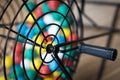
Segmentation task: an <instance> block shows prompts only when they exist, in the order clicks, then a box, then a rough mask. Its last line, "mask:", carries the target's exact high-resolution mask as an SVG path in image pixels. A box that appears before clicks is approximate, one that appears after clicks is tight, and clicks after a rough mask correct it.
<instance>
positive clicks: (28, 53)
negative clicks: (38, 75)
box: [24, 49, 37, 60]
mask: <svg viewBox="0 0 120 80" xmlns="http://www.w3.org/2000/svg"><path fill="white" fill-rule="evenodd" d="M36 56H37V53H36V51H35V50H33V49H27V50H26V51H25V53H24V57H25V58H27V59H29V60H32V57H33V58H35V57H36Z"/></svg>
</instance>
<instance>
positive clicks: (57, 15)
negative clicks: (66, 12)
mask: <svg viewBox="0 0 120 80" xmlns="http://www.w3.org/2000/svg"><path fill="white" fill-rule="evenodd" d="M51 15H52V17H53V19H54V20H57V21H60V20H61V18H63V17H62V15H61V14H59V13H57V12H53V13H51Z"/></svg>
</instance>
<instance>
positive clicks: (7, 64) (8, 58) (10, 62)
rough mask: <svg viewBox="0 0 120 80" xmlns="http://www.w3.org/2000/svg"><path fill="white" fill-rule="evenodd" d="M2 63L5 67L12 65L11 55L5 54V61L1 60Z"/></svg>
mask: <svg viewBox="0 0 120 80" xmlns="http://www.w3.org/2000/svg"><path fill="white" fill-rule="evenodd" d="M4 62H5V63H4ZM2 64H3V65H4V64H5V67H6V68H10V67H12V64H13V61H12V57H11V56H9V55H7V56H5V61H4V60H2Z"/></svg>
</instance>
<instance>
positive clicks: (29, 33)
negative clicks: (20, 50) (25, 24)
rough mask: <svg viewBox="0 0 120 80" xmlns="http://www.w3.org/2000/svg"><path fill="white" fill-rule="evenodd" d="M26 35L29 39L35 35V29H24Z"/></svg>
mask: <svg viewBox="0 0 120 80" xmlns="http://www.w3.org/2000/svg"><path fill="white" fill-rule="evenodd" d="M27 35H28V38H29V39H32V38H33V37H34V36H35V35H36V33H35V29H34V28H32V29H30V28H29V29H28V30H27V31H26V36H27Z"/></svg>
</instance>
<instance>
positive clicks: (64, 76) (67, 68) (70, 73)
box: [61, 67, 73, 79]
mask: <svg viewBox="0 0 120 80" xmlns="http://www.w3.org/2000/svg"><path fill="white" fill-rule="evenodd" d="M65 69H66V70H67V72H68V73H69V75H70V76H72V75H73V72H72V71H71V70H70V68H69V67H65ZM61 77H62V78H63V79H66V78H67V76H66V75H65V73H64V72H62V75H61Z"/></svg>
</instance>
